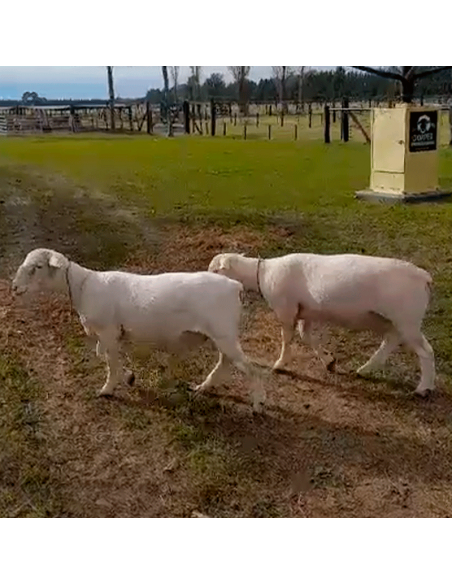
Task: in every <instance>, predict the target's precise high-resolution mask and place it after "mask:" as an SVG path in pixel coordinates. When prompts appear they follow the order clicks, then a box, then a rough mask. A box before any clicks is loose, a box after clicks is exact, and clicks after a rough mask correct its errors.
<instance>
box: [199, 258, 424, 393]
mask: <svg viewBox="0 0 452 584" xmlns="http://www.w3.org/2000/svg"><path fill="white" fill-rule="evenodd" d="M209 271H211V272H215V273H218V274H223V275H226V276H228V277H230V278H232V279H234V280H237V281H238V282H241V283H242V284H243V285H244V286H245V288H247V289H250V290H257V291H260V292H261V294H262V296H263V297H264V299H265V300H266V301H267V302H268V304H269V306H270V307H271V308H272V309H273V310H274V312H275V314H276V316H277V318H278V320H279V321H280V323H281V326H282V349H281V354H280V356H279V358H278V360H277V361H276V363H275V364H274V369H276V370H278V369H282V368H284V366H285V365H286V364H287V362H288V360H289V358H290V343H291V341H292V339H293V336H294V332H295V327H296V325H297V323H298V328H299V332H300V336H301V337H302V339H303V340H304V341H306V342H307V344H309V345H310V346H311V347H312V348H313V350H314V351H315V353H316V354H317V355H318V357H319V358H320V359H321V360H322V361H323V363H324V364H325V366H326V367H327V368H328V369H330V370H332V369H333V367H334V363H335V359H334V358H333V356H332V355H329V354H326V353H325V352H324V351H323V350H322V348H321V347H320V343H319V340H318V338H316V337H314V335H312V324H313V323H314V322H318V323H322V322H329V323H331V324H338V325H341V326H344V327H347V328H351V329H358V330H359V329H370V330H374V331H376V332H380V333H382V334H383V335H384V337H383V342H382V343H381V345H380V347H379V349H378V350H377V351H376V353H375V354H374V355H373V356H372V357H371V358H370V359H369V361H367V363H366V364H365V365H363V366H362V367H361V368H360V369H359V370H358V374H360V375H365V374H367V373H369V372H370V371H372V370H374V369H376V368H378V367H381V366H383V365H384V363H385V362H386V360H387V358H388V356H389V354H390V353H391V352H392V351H394V350H395V349H396V348H397V347H399V345H401V344H403V343H404V344H406V345H407V346H409V347H410V348H411V349H413V350H414V351H415V353H416V354H417V355H418V357H419V362H420V367H421V380H420V382H419V385H418V387H417V388H416V391H415V393H416V394H419V395H422V396H424V395H426V394H427V393H428V391H430V390H433V388H434V382H435V361H434V354H433V349H432V347H431V346H430V344H429V343H428V341H427V339H426V338H425V337H424V335H423V334H422V332H421V325H422V320H423V318H424V315H425V311H426V309H427V306H428V303H429V299H430V286H431V283H432V278H431V276H430V274H429V273H428V272H426V271H425V270H422V269H421V268H418V267H416V266H414V265H413V264H411V263H408V262H405V261H402V260H398V259H390V258H379V257H371V256H364V255H352V254H346V255H330V256H326V255H316V254H308V253H306V254H305V253H298V254H290V255H285V256H282V257H277V258H272V259H266V260H263V259H256V258H248V257H244V256H243V255H240V254H233V253H224V254H219V255H217V256H215V257H214V258H213V260H212V261H211V263H210V265H209Z"/></svg>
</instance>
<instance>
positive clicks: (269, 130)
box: [268, 106, 272, 140]
mask: <svg viewBox="0 0 452 584" xmlns="http://www.w3.org/2000/svg"><path fill="white" fill-rule="evenodd" d="M270 107H271V106H270ZM268 139H269V140H271V139H272V125H271V124H268Z"/></svg>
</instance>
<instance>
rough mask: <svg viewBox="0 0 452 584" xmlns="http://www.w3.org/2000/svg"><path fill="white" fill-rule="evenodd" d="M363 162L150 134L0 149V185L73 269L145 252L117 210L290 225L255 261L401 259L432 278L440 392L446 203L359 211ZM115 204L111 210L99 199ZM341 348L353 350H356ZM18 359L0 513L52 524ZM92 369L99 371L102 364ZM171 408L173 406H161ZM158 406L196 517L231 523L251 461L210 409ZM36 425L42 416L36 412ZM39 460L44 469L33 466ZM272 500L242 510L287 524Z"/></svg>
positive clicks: (450, 293)
mask: <svg viewBox="0 0 452 584" xmlns="http://www.w3.org/2000/svg"><path fill="white" fill-rule="evenodd" d="M369 163H370V149H369V147H368V146H367V145H365V144H360V143H358V142H351V143H349V144H342V143H339V142H335V143H333V144H331V145H329V146H327V145H325V144H323V143H322V142H321V141H319V140H315V139H313V140H311V139H309V140H303V141H301V140H300V141H299V142H297V143H295V142H290V141H282V140H275V141H272V142H267V141H263V140H256V141H251V140H250V141H247V142H244V141H242V140H234V139H231V138H226V139H223V138H216V139H208V138H206V137H200V138H195V137H181V138H177V139H173V140H168V139H164V138H161V139H158V138H149V137H147V136H140V137H129V136H123V137H114V138H112V137H105V136H78V137H67V138H61V137H60V138H58V137H46V138H30V139H22V138H20V139H1V140H0V177H3V179H4V180H5V181H6V183H7V184H9V185H11V184H12V185H14V184H16V181H19V183H20V188H21V189H22V190H23V191H25V192H26V193H27V194H29V196H30V197H31V198H32V199H33V201H34V204H36V206H37V207H39V208H40V210H41V213H42V215H41V216H40V221H41V223H42V224H43V223H44V222H48V224H49V225H52V226H54V228H55V234H54V236H52V237H54V240H52V245H55V246H57V245H60V246H61V245H63V242H64V239H62V238H66V237H70V238H72V239H73V242H75V243H71V244H68V246H69V247H70V245H72V246H73V250H72V253H77V254H79V256H80V257H79V258H74V259H80V261H86V262H89V263H90V265H92V266H93V267H101V265H100V263H101V262H103V265H104V267H109V266H113V265H122V263H123V262H124V261H125V260H126V259H127V258H128V257H129V255H130V254H131V255H133V253H134V252H135V251H136V250H137V249H138V250H140V249H141V250H146V251H149V246H150V245H151V243H148V242H147V241H145V240H144V239H143V238H142V235H141V231H140V229H141V228H140V225H139V222H135V223H134V222H133V221H128V220H127V221H126V220H124V219H123V218H121V216H115V214H114V211H115V209H117V208H122V207H124V208H127V209H130V208H133V209H134V210H135V211H136V212H137V215H138V216H139V217H140V220H143V221H145V222H147V225H148V226H149V225H151V226H152V225H154V223H152V222H151V221H150V220H151V219H152V220H154V221H155V220H157V221H156V222H155V224H156V225H157V226H158V220H159V219H161V220H162V221H167V220H171V221H177V222H181V223H186V224H189V225H191V224H192V225H196V227H200V226H201V227H202V226H204V225H212V224H218V225H222V226H225V227H230V226H233V225H234V226H237V225H238V226H247V227H250V228H252V229H254V230H257V231H259V232H264V233H267V232H268V230H269V229H270V228H274V227H275V226H276V227H283V228H285V229H286V231H287V232H288V233H289V234H290V236H287V237H285V236H284V235H282V236H281V237H277V238H276V237H274V236H270V235H269V237H268V238H266V243H265V244H264V245H262V247H261V248H260V249H256V252H257V251H258V252H260V253H262V254H263V255H265V254H268V255H270V254H280V253H289V252H292V251H310V252H317V253H345V252H359V253H367V254H374V255H384V256H394V257H401V258H405V259H408V260H411V261H413V262H415V263H416V264H417V265H420V266H422V267H425V268H426V269H428V270H429V271H431V273H432V274H433V277H434V281H435V289H434V296H433V302H432V306H431V309H430V311H429V313H428V317H427V319H426V332H427V335H428V337H429V339H431V341H432V344H433V346H434V349H435V354H436V360H437V365H438V371H439V374H440V377H441V378H442V379H443V380H444V381H445V383H444V384H443V386H444V387H445V388H446V390H447V386H448V384H449V383H450V382H451V381H452V363H451V360H450V355H451V354H452V340H451V337H450V331H451V329H452V248H451V238H450V234H451V232H452V205H451V204H450V203H442V204H423V205H416V206H408V205H406V206H404V205H395V206H388V205H383V204H371V203H367V202H359V201H356V200H355V199H354V192H355V191H356V190H358V189H361V188H364V187H366V186H368V182H369ZM55 175H62V177H63V178H62V182H61V185H64V184H66V185H67V188H66V190H67V192H66V191H65V193H64V198H63V199H61V201H59V202H57V201H56V192H57V191H56V190H55V189H53V190H52V188H50V187H49V188H48V187H46V184H45V180H44V179H45V177H47V176H49V177H54V176H55ZM65 181H66V183H65ZM440 182H441V185H442V187H444V188H452V150H450V149H442V150H441V151H440ZM6 183H2V184H6ZM74 184H75V185H78V187H79V190H81V191H82V192H86V193H88V194H90V193H91V194H92V193H96V192H97V193H98V194H99V193H102V194H103V195H104V196H105V197H106V198H102V197H100V198H99V197H97V198H96V197H95V198H93V199H92V200H87V201H85V202H84V203H83V204H82V203H81V202H80V201H78V200H77V199H76V197H74V196H73V193H74V191H75V190H76V189H74ZM61 185H60V186H61ZM0 198H1V196H0ZM54 199H55V200H54ZM118 200H119V204H118ZM111 201H114V205H115V207H114V208H113V210H112V211H113V212H112V213H111V214H109V213H107V203H110V202H111ZM62 203H64V204H62ZM0 209H1V207H0ZM63 212H64V213H66V215H67V216H66V218H65V219H63V218H62V217H63V214H64V213H63ZM0 227H3V224H2V216H1V215H0ZM1 244H2V239H1V238H0V245H1ZM96 262H99V265H98V264H97V263H96ZM71 335H73V331H72V332H71V333H68V335H67V338H66V347H65V348H66V350H67V352H68V353H69V354H70V355H71V357H72V360H73V368H74V370H73V373H74V374H80V376H85V374H86V376H91V375H92V373H93V367H94V366H91V364H90V363H89V364H88V365H87V364H86V363H85V362H84V360H83V359H84V356H85V348H84V345H83V344H81V342H80V339H79V338H78V337H75V336H71ZM347 342H348V341H347ZM356 342H358V341H356ZM350 346H351V347H355V345H353V343H352V344H351V345H350ZM349 352H350V354H349V355H347V357H348V358H349V360H350V363H349V365H350V366H354V365H355V360H357V358H358V357H357V354H358V352H359V348H358V347H357V346H356V354H355V353H353V349H349ZM16 361H17V360H16V359H15V358H14V357H9V356H6V357H4V358H3V360H0V381H1V382H2V385H4V384H5V383H6V392H5V391H3V399H4V400H6V401H7V402H8V404H10V405H11V407H8V410H4V412H3V417H1V412H2V410H1V409H0V425H1V428H0V432H1V434H0V444H2V445H3V444H8V442H11V444H12V446H11V447H8V448H9V450H8V448H7V449H6V451H5V452H6V454H5V452H4V453H3V457H6V458H4V460H7V459H9V460H13V461H14V464H13V467H12V472H13V476H15V477H18V478H17V479H16V483H15V484H14V485H7V484H6V485H5V484H4V485H0V486H1V488H2V491H1V492H0V508H1V509H3V513H4V514H7V513H12V511H11V509H12V510H13V511H14V509H17V510H18V511H17V513H18V514H22V515H24V514H25V515H39V516H41V515H46V514H55V513H56V511H55V509H56V505H57V504H56V503H55V502H54V501H53V500H52V496H51V495H50V494H49V492H48V487H47V485H48V484H49V480H50V479H49V470H48V468H47V466H46V464H47V463H46V462H45V449H43V445H42V444H41V443H40V442H39V432H38V439H36V436H35V434H30V433H29V430H28V428H29V426H30V424H31V426H33V424H35V422H29V421H27V420H28V418H27V419H25V418H24V416H26V415H29V412H30V411H31V412H39V409H33V408H31V410H30V408H28V409H27V408H25V409H24V403H28V401H30V402H32V403H35V402H36V403H38V402H39V399H38V397H39V391H40V389H39V387H38V386H37V385H36V384H35V382H34V381H33V380H32V379H31V378H30V376H29V374H28V373H27V372H26V371H24V370H23V368H21V366H20V363H19V364H17V362H16ZM191 366H193V365H191ZM96 367H99V371H100V369H102V368H101V367H100V365H99V364H98V365H96ZM143 368H144V366H143ZM194 373H195V374H194V375H193V376H192V375H190V378H191V377H193V378H196V377H198V376H199V372H198V371H195V372H194ZM411 373H412V371H411V370H410V375H411ZM99 375H100V374H99ZM102 375H103V369H102ZM152 385H154V386H158V387H159V389H161V390H162V392H163V393H164V392H165V391H166V392H167V393H168V391H169V390H168V387H166V382H165V380H164V379H163V378H162V379H160V378H159V377H158V375H157V378H156V379H154V380H153V382H152ZM157 393H158V392H157ZM176 393H177V392H176ZM91 394H92V392H91V393H90V394H89V397H91ZM175 395H176V394H175ZM181 395H183V392H181ZM176 397H177V396H176ZM167 401H168V403H169V402H171V400H170V399H169V398H168V400H167ZM5 403H6V402H5ZM154 407H155V408H156V409H157V408H160V409H164V411H165V412H166V411H168V416H169V419H168V420H167V424H168V428H167V429H166V430H165V432H166V431H167V432H168V434H169V435H170V436H172V437H173V438H174V439H175V440H176V442H177V444H178V445H179V448H180V450H181V452H183V456H184V460H185V462H184V464H185V465H186V467H187V468H188V469H189V471H190V473H191V477H192V480H193V481H194V484H195V486H196V490H197V492H198V495H199V507H200V508H201V510H204V511H205V512H206V513H209V514H210V513H212V514H222V513H224V514H226V515H227V513H228V506H230V505H232V503H231V501H233V499H234V497H237V500H241V497H242V494H243V493H245V491H247V490H248V491H253V489H254V490H256V489H257V486H256V485H257V484H258V481H257V479H256V481H257V482H253V481H254V480H255V479H254V475H253V478H250V477H251V471H250V472H249V473H248V474H247V472H246V471H247V470H249V469H248V467H246V464H247V463H249V468H251V469H252V472H254V471H256V476H258V475H259V468H258V467H257V466H256V467H254V466H253V460H251V459H249V460H248V461H245V462H244V460H243V459H242V458H240V457H236V454H235V450H234V448H235V446H234V442H233V441H232V444H231V442H230V441H229V439H227V438H225V437H224V436H221V435H220V436H218V435H215V434H212V427H211V425H210V424H207V422H206V420H210V421H211V420H217V422H218V426H219V427H220V426H221V423H220V422H221V420H223V417H224V416H223V414H222V413H221V412H220V411H217V409H215V408H214V409H209V408H208V407H207V405H205V404H204V402H202V401H201V402H199V403H198V404H196V405H194V404H192V403H191V402H190V401H189V400H188V399H182V398H180V399H179V398H178V399H177V400H176V398H175V397H174V399H173V401H172V402H171V403H169V405H168V408H167V410H166V408H165V406H164V400H162V402H161V403H160V402H159V403H157V404H156V405H155V406H154ZM204 407H205V408H207V409H206V411H204V410H203V408H204ZM114 409H115V410H118V412H119V413H118V414H117V415H118V416H119V418H120V419H121V420H122V423H123V424H124V428H125V429H126V430H127V431H129V432H134V433H135V434H138V435H140V433H142V434H143V436H146V435H147V434H146V433H147V432H148V428H149V426H150V425H151V418H150V417H149V414H148V413H146V412H145V411H141V410H134V409H133V407H132V406H128V405H123V406H121V407H116V406H115V407H112V410H114ZM159 411H160V410H159ZM24 412H25V413H24ZM27 412H28V413H27ZM30 415H31V414H30ZM33 415H35V414H33ZM36 415H38V419H39V413H38V414H36ZM153 415H154V413H153ZM165 415H166V414H165ZM231 416H232V414H231ZM233 422H234V424H235V419H234V418H233V417H232V421H231V422H230V423H231V425H233V427H237V428H240V427H241V425H240V424H241V421H240V420H239V422H237V424H236V425H234V424H233ZM37 423H38V422H37ZM11 437H13V439H12V440H11ZM2 447H3V446H2ZM13 447H14V449H15V450H14V452H12V451H11V448H13ZM8 457H9V458H8ZM38 459H39V460H41V461H44V462H43V463H40V464H39V465H38V466H36V464H35V460H38ZM243 465H245V468H244V466H243ZM21 468H22V470H23V472H22V471H21ZM35 472H36V473H37V474H36V476H38V475H39V476H38V479H36V477H35V475H34V474H33V473H35ZM322 472H323V471H322ZM322 472H320V471H319V473H318V476H317V475H315V480H317V481H320V479H322V477H323V474H322ZM14 473H15V474H14ZM39 473H43V474H42V476H41V475H40V474H39ZM46 473H47V474H46ZM238 480H239V486H237V481H238ZM322 480H323V479H322ZM335 480H336V479H335ZM37 484H39V485H41V486H40V487H39V488H38V487H37V486H36V485H37ZM46 489H47V490H46ZM229 491H230V492H231V493H233V495H229V494H228V493H229ZM267 495H268V492H267ZM267 495H265V496H264V495H262V497H263V498H260V499H259V500H257V501H256V504H255V508H253V509H252V510H250V508H248V507H247V508H246V509H247V510H246V513H248V514H251V515H257V516H274V515H278V514H283V513H284V511H283V507H279V508H278V505H279V503H275V501H274V500H273V499H272V498H271V497H269V496H267ZM5 509H7V510H8V512H6V511H5Z"/></svg>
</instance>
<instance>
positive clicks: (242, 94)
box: [228, 65, 251, 116]
mask: <svg viewBox="0 0 452 584" xmlns="http://www.w3.org/2000/svg"><path fill="white" fill-rule="evenodd" d="M228 69H229V71H230V73H231V75H232V77H233V78H234V81H235V82H236V83H237V86H238V90H239V106H240V111H241V112H242V113H243V114H244V115H246V116H247V115H248V76H249V74H250V71H251V67H250V66H249V65H247V66H239V67H235V66H231V67H228Z"/></svg>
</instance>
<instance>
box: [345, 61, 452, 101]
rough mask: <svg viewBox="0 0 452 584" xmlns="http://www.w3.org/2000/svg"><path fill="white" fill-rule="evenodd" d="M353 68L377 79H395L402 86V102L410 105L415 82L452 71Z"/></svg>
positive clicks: (408, 68) (403, 68) (412, 67)
mask: <svg viewBox="0 0 452 584" xmlns="http://www.w3.org/2000/svg"><path fill="white" fill-rule="evenodd" d="M353 68H354V69H358V70H359V71H364V72H365V73H372V74H374V75H378V76H379V77H385V78H386V79H395V80H396V81H399V82H400V84H401V86H402V101H403V102H404V103H411V102H412V101H413V95H414V90H415V87H416V82H417V81H419V79H423V78H424V77H429V76H430V75H435V73H440V72H441V71H446V70H447V69H452V66H449V67H433V68H432V69H425V70H424V71H418V72H416V67H414V66H403V67H389V68H388V69H375V68H374V67H363V66H353Z"/></svg>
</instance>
